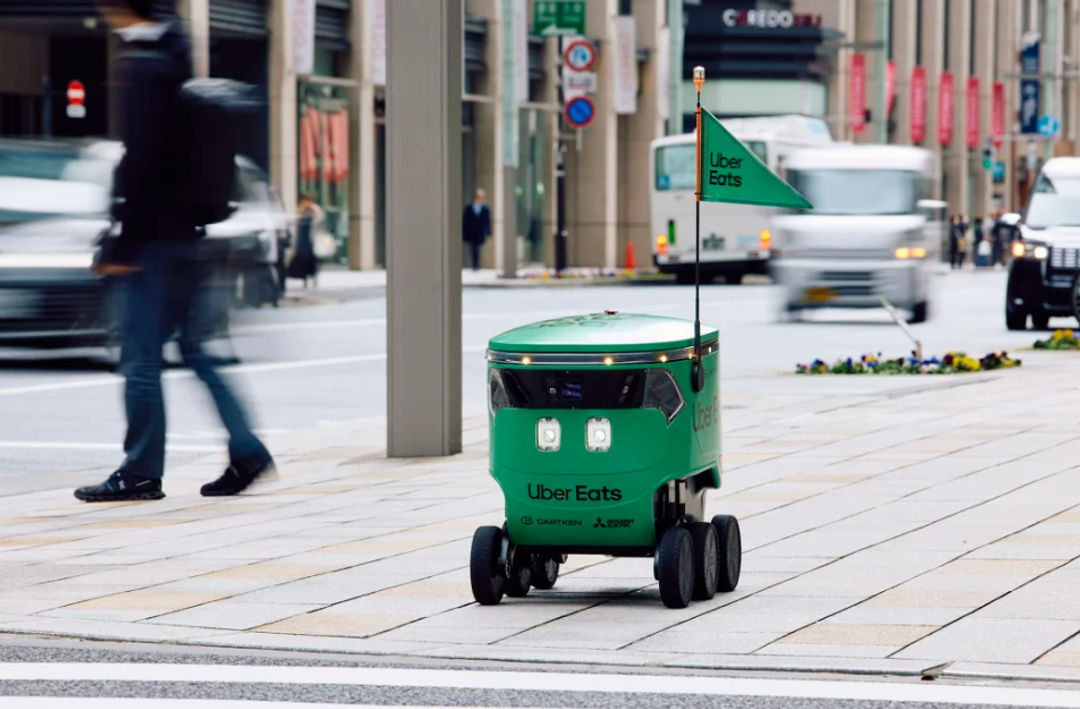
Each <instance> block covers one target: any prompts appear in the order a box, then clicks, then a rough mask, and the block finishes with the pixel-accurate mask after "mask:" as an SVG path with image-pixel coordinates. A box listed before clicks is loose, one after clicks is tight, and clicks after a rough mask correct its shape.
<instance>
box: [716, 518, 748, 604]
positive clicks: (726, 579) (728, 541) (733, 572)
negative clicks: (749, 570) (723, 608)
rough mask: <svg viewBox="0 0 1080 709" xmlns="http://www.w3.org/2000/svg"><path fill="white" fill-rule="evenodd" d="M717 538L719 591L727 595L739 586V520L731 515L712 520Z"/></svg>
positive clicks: (740, 537) (740, 560)
mask: <svg viewBox="0 0 1080 709" xmlns="http://www.w3.org/2000/svg"><path fill="white" fill-rule="evenodd" d="M712 523H713V526H714V527H716V535H717V537H718V540H717V541H718V542H719V544H718V546H717V549H718V550H719V557H718V561H719V563H718V564H717V566H718V567H719V570H720V582H719V583H718V584H717V588H718V590H719V591H721V592H723V593H728V592H730V591H734V590H735V587H736V586H738V585H739V574H740V573H741V572H742V535H741V534H740V533H739V520H737V519H735V518H734V517H732V516H731V515H716V516H715V517H713V518H712Z"/></svg>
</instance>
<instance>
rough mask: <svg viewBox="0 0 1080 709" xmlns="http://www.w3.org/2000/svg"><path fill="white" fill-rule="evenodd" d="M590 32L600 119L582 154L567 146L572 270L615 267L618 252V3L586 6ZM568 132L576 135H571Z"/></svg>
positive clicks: (585, 133) (588, 131) (587, 131)
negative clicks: (596, 56)
mask: <svg viewBox="0 0 1080 709" xmlns="http://www.w3.org/2000/svg"><path fill="white" fill-rule="evenodd" d="M585 9H586V15H585V31H586V34H587V35H588V36H589V38H590V39H591V40H593V41H594V42H596V43H597V45H598V46H597V49H598V59H597V65H596V68H595V71H596V74H597V83H598V84H599V85H598V86H597V91H596V94H594V95H593V96H592V99H593V102H594V103H595V104H596V118H595V119H594V120H593V122H592V124H591V125H589V126H588V127H586V128H584V129H582V135H581V141H580V146H581V147H580V150H579V149H578V147H577V144H575V143H573V142H571V143H569V144H568V145H567V152H566V155H567V162H566V164H567V172H566V213H567V219H566V223H567V226H566V229H567V232H568V238H567V242H568V243H567V263H568V264H569V265H570V266H594V267H596V266H602V267H607V268H614V267H615V265H616V255H617V253H616V252H617V251H618V228H617V220H618V202H617V198H618V180H617V174H616V171H617V170H618V134H619V121H618V116H617V115H616V114H615V108H614V100H613V99H614V84H615V57H614V52H615V43H614V41H613V39H614V20H615V16H616V15H617V14H618V3H617V2H616V0H603V2H593V3H589V4H587V5H586V8H585ZM569 132H571V133H572V132H573V131H572V130H571V131H569Z"/></svg>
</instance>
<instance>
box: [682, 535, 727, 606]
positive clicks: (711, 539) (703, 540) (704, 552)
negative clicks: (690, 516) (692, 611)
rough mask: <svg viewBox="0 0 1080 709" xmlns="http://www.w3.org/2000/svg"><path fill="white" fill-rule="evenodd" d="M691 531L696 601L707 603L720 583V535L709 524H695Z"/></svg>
mask: <svg viewBox="0 0 1080 709" xmlns="http://www.w3.org/2000/svg"><path fill="white" fill-rule="evenodd" d="M689 530H690V536H691V538H692V539H693V540H694V600H695V601H707V600H709V599H710V598H712V597H713V596H715V595H716V587H717V585H718V583H719V581H720V576H719V570H718V569H719V565H720V551H719V547H720V542H719V535H718V534H717V532H716V527H715V526H714V525H711V524H709V523H708V522H694V523H693V524H691V525H690V527H689Z"/></svg>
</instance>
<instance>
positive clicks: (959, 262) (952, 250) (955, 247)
mask: <svg viewBox="0 0 1080 709" xmlns="http://www.w3.org/2000/svg"><path fill="white" fill-rule="evenodd" d="M950 221H951V222H952V223H951V226H950V227H949V265H950V266H952V268H953V269H954V270H955V269H960V268H963V266H964V251H965V249H966V248H967V240H966V239H965V238H964V236H965V234H966V233H967V225H966V224H964V217H963V215H960V214H954V215H952V218H951V219H950Z"/></svg>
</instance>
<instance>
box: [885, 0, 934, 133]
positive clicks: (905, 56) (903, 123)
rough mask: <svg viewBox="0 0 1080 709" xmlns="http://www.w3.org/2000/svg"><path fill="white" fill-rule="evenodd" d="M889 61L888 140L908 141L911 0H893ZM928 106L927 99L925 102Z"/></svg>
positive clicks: (912, 50) (912, 60)
mask: <svg viewBox="0 0 1080 709" xmlns="http://www.w3.org/2000/svg"><path fill="white" fill-rule="evenodd" d="M892 7H893V61H894V62H896V108H895V109H894V110H893V116H894V120H895V121H896V130H895V131H894V132H893V135H892V140H891V141H890V142H892V143H897V144H899V145H911V70H912V69H913V68H915V29H916V28H915V17H916V12H915V3H913V2H894V3H893V5H892ZM927 108H929V102H927Z"/></svg>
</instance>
